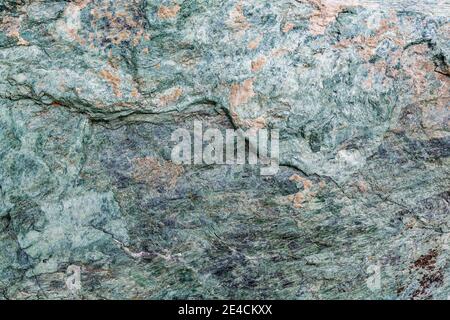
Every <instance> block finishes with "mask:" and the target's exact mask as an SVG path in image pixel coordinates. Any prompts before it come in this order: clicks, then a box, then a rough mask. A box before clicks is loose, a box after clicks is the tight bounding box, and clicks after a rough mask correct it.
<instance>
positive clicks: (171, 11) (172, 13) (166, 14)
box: [157, 4, 181, 20]
mask: <svg viewBox="0 0 450 320" xmlns="http://www.w3.org/2000/svg"><path fill="white" fill-rule="evenodd" d="M180 9H181V7H180V5H178V4H176V5H174V6H172V7H166V6H161V7H159V9H158V13H157V15H158V18H160V19H163V20H167V19H173V18H175V17H176V16H177V14H178V11H180Z"/></svg>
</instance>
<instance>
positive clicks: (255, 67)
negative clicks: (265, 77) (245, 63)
mask: <svg viewBox="0 0 450 320" xmlns="http://www.w3.org/2000/svg"><path fill="white" fill-rule="evenodd" d="M266 62H267V60H266V57H264V56H261V57H259V58H257V59H255V60H253V61H252V63H251V69H252V71H253V72H257V71H259V70H261V69H262V67H264V65H265V64H266Z"/></svg>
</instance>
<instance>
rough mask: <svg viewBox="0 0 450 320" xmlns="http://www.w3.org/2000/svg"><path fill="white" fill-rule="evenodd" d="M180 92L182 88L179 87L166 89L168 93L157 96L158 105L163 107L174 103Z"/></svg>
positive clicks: (181, 92)
mask: <svg viewBox="0 0 450 320" xmlns="http://www.w3.org/2000/svg"><path fill="white" fill-rule="evenodd" d="M182 94H183V89H181V88H179V87H176V88H172V89H170V90H169V91H168V93H166V94H164V95H162V96H161V97H159V101H158V105H159V106H160V107H165V106H167V105H169V104H171V103H174V102H175V101H177V100H178V99H179V98H180V97H181V95H182Z"/></svg>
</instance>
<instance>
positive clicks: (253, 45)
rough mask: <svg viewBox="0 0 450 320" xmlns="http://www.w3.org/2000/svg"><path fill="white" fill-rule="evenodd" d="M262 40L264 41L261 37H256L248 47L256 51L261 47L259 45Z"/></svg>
mask: <svg viewBox="0 0 450 320" xmlns="http://www.w3.org/2000/svg"><path fill="white" fill-rule="evenodd" d="M261 40H262V37H261V36H258V37H256V38H255V39H253V40H252V41H250V42H249V43H248V46H247V47H248V48H249V49H250V50H255V49H256V48H258V47H259V44H260V42H261Z"/></svg>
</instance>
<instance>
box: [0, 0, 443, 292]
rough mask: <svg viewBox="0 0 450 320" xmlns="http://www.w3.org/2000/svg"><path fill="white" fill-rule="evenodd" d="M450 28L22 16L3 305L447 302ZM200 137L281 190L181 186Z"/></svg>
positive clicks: (229, 16)
mask: <svg viewBox="0 0 450 320" xmlns="http://www.w3.org/2000/svg"><path fill="white" fill-rule="evenodd" d="M449 12H450V3H449V2H448V1H445V0H444V1H423V2H422V1H394V2H391V1H387V0H386V1H333V0H322V1H321V0H277V1H269V0H264V1H256V0H241V1H231V0H226V1H223V0H185V1H181V0H171V1H169V0H151V1H145V0H115V1H112V0H77V1H59V0H42V1H32V0H14V1H10V0H0V26H1V27H0V239H1V240H0V298H4V299H44V298H52V299H53V298H56V299H72V298H83V299H96V298H97V299H98V298H107V299H113V298H118V299H173V298H236V299H241V298H273V299H276V298H278V299H344V298H350V299H361V298H364V299H370V298H373V299H446V298H447V297H448V296H449V295H450V265H449V262H448V258H449V246H450V243H449V239H450V205H449V201H450V179H449V168H450V167H449V155H450V138H449V125H450V99H449V97H450V89H449V83H450V80H449V76H450V14H449ZM194 119H196V120H202V121H203V122H204V123H205V124H207V126H209V127H216V128H220V129H229V128H244V129H247V128H252V127H255V128H258V127H259V128H260V127H266V128H275V129H279V130H280V139H281V140H280V157H281V159H280V161H281V168H280V171H279V172H278V173H277V174H276V175H275V176H271V177H263V176H261V175H259V168H258V167H255V166H249V165H246V166H238V165H229V166H219V165H192V166H189V165H185V166H178V165H175V164H174V163H172V162H171V161H170V152H171V144H170V143H169V142H170V136H171V133H172V132H173V131H174V130H175V129H177V128H180V127H184V128H191V127H192V122H193V120H194ZM69 266H78V267H80V268H81V285H82V287H81V289H79V290H69V289H70V288H68V287H67V285H66V280H67V278H68V276H70V272H68V271H67V270H68V267H69ZM377 268H379V270H380V273H379V274H380V279H381V286H380V287H375V288H374V287H373V286H370V285H368V284H370V281H371V277H373V276H374V275H373V270H375V269H377ZM69 270H70V268H69Z"/></svg>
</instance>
